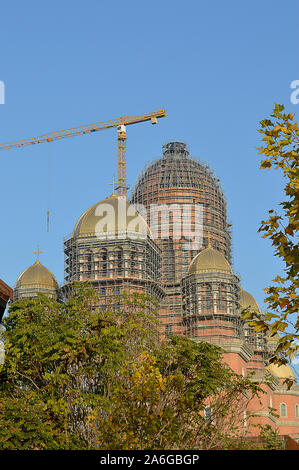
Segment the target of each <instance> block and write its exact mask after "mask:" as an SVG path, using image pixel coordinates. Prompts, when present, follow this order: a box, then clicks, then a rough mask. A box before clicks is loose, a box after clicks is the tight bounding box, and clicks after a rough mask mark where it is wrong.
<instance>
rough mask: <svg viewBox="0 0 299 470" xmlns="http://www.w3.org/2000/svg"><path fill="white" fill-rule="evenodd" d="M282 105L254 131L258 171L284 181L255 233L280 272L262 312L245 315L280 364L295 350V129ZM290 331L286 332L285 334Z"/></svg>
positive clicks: (298, 323)
mask: <svg viewBox="0 0 299 470" xmlns="http://www.w3.org/2000/svg"><path fill="white" fill-rule="evenodd" d="M283 111H284V106H282V105H278V104H276V106H275V108H274V111H273V114H272V115H271V116H270V117H271V118H272V119H264V120H262V121H261V122H260V125H261V128H260V129H259V132H260V133H261V134H262V135H263V139H262V140H263V141H264V142H265V145H264V146H262V147H260V148H259V154H260V155H261V154H263V155H264V156H265V157H266V158H264V159H262V161H261V164H260V168H261V169H269V170H270V169H272V170H273V169H274V170H278V171H280V172H281V173H282V176H283V178H284V179H285V180H286V184H285V186H284V193H285V200H284V201H283V202H281V203H280V204H279V206H280V207H279V208H277V209H276V210H274V209H270V210H269V211H268V218H267V219H266V220H263V221H262V222H261V226H260V228H259V232H260V233H263V235H262V236H263V238H267V239H269V240H271V242H272V245H273V247H274V254H275V256H277V257H278V258H280V260H282V262H283V264H284V274H283V275H282V276H280V275H277V276H276V277H275V278H274V279H273V285H272V286H269V287H267V288H266V289H265V292H266V294H267V297H266V299H265V302H266V304H267V309H266V310H267V313H266V314H265V315H261V314H257V313H254V312H246V313H245V315H244V316H245V318H247V319H250V320H251V322H250V325H251V326H253V327H254V329H255V331H259V332H261V331H263V332H266V333H267V334H270V335H271V336H275V337H276V338H277V347H276V350H275V351H274V354H273V357H272V358H271V359H270V361H271V362H274V363H276V364H277V365H281V364H285V363H286V362H287V359H286V358H287V357H288V358H289V359H292V358H293V356H294V355H295V354H296V353H297V352H298V340H299V319H298V311H299V300H298V287H299V282H298V267H299V247H298V230H299V165H298V163H299V126H298V124H297V122H293V120H294V115H293V114H290V113H289V114H285V113H283ZM290 327H291V330H290Z"/></svg>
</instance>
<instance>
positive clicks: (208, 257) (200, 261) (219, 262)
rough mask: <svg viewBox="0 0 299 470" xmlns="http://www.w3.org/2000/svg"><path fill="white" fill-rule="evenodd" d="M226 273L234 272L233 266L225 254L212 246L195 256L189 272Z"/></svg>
mask: <svg viewBox="0 0 299 470" xmlns="http://www.w3.org/2000/svg"><path fill="white" fill-rule="evenodd" d="M210 272H211V273H226V274H233V272H232V268H231V266H230V264H229V262H228V261H227V259H226V258H225V256H224V255H223V254H222V253H221V252H220V251H218V250H215V249H214V248H212V247H208V248H205V249H204V250H203V251H201V252H200V253H198V255H196V256H195V258H193V260H192V261H191V264H190V266H189V269H188V274H200V273H210Z"/></svg>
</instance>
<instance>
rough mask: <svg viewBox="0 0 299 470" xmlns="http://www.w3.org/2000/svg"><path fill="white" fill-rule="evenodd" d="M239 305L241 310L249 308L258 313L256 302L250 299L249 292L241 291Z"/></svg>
mask: <svg viewBox="0 0 299 470" xmlns="http://www.w3.org/2000/svg"><path fill="white" fill-rule="evenodd" d="M240 304H241V308H242V310H243V309H245V308H249V309H251V310H253V311H254V312H257V313H259V312H260V308H259V306H258V303H257V302H256V300H255V299H254V298H253V297H252V295H251V294H249V292H246V290H244V289H241V296H240Z"/></svg>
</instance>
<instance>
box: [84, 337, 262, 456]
mask: <svg viewBox="0 0 299 470" xmlns="http://www.w3.org/2000/svg"><path fill="white" fill-rule="evenodd" d="M221 354H222V351H221V350H220V348H218V347H216V346H213V345H210V344H209V343H195V342H193V341H192V340H189V339H188V338H184V337H176V336H172V337H170V338H168V339H167V340H164V341H163V343H160V344H158V347H157V348H155V349H153V351H152V353H151V354H145V355H144V354H143V355H141V356H140V357H139V358H138V359H137V360H136V361H135V362H133V363H130V364H126V365H125V367H124V368H122V369H121V370H120V374H119V377H118V381H117V383H116V384H115V388H114V390H113V392H112V394H111V399H110V400H109V402H108V403H107V406H106V407H104V408H103V410H102V412H101V413H100V414H98V415H94V416H93V418H92V427H93V429H94V433H95V434H94V435H95V440H96V442H97V445H98V447H99V448H100V449H118V450H119V449H121V450H133V449H134V450H136V449H139V450H142V449H215V448H218V449H220V448H222V447H223V446H226V445H227V443H228V440H229V442H233V441H232V439H233V437H234V439H235V442H238V445H239V444H240V442H243V446H244V447H246V440H245V439H244V437H245V434H246V433H244V410H245V409H246V406H247V404H248V402H249V401H250V400H251V399H252V398H253V397H254V396H256V395H258V394H259V393H260V392H261V389H260V388H259V386H258V385H257V384H254V382H253V381H252V380H250V379H248V378H247V379H246V378H244V377H242V376H238V375H237V374H234V373H233V372H232V371H231V370H230V369H229V368H228V367H227V366H225V365H224V364H223V363H222V362H221ZM207 410H210V413H209V414H207Z"/></svg>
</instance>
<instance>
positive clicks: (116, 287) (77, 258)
mask: <svg viewBox="0 0 299 470" xmlns="http://www.w3.org/2000/svg"><path fill="white" fill-rule="evenodd" d="M124 235H125V236H124V237H121V238H116V237H113V236H109V233H108V234H105V237H103V238H102V239H101V238H98V237H97V236H96V235H95V233H93V234H90V235H89V236H86V235H84V236H80V235H79V236H78V235H74V233H73V234H72V235H70V236H69V237H66V238H65V239H64V272H65V279H64V285H63V287H62V289H61V292H62V295H63V296H64V297H66V298H67V297H68V296H69V295H70V293H71V291H72V288H73V285H74V283H76V282H88V283H90V284H91V285H93V286H95V287H96V288H97V289H98V290H99V293H100V294H101V299H102V304H103V305H106V301H108V298H110V299H111V297H115V298H118V297H119V296H121V295H122V294H123V293H130V292H135V293H137V292H138V293H143V294H146V295H149V296H151V297H153V298H154V299H157V300H158V301H160V300H161V298H162V297H163V296H164V291H163V288H162V285H161V282H160V263H161V259H160V249H159V248H158V247H157V246H156V244H155V243H154V242H153V240H151V238H150V237H149V236H148V235H147V236H146V237H144V236H142V237H141V236H140V237H136V234H134V237H132V238H130V236H129V234H124Z"/></svg>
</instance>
